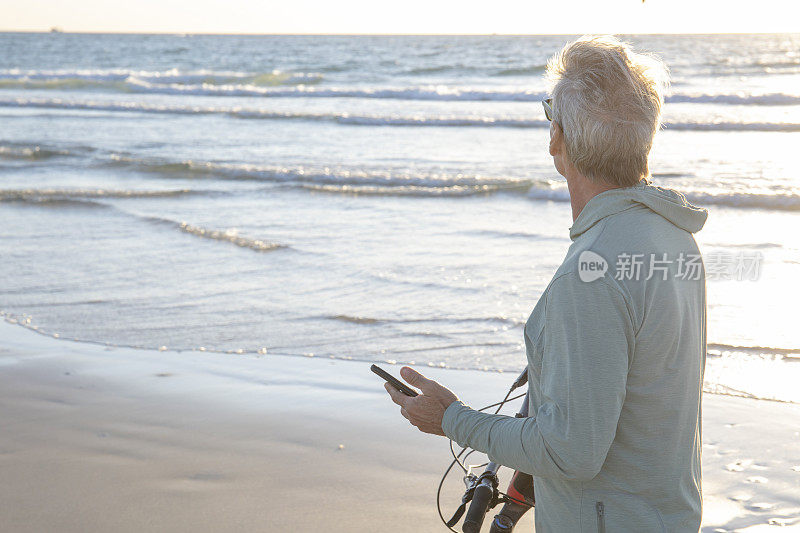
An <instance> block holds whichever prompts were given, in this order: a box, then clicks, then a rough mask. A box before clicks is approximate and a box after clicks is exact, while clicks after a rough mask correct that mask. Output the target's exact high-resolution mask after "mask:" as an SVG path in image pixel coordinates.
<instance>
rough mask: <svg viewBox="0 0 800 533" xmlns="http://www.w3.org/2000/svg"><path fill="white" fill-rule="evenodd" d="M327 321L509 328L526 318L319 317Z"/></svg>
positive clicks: (343, 315) (521, 322)
mask: <svg viewBox="0 0 800 533" xmlns="http://www.w3.org/2000/svg"><path fill="white" fill-rule="evenodd" d="M310 318H322V319H325V320H336V321H339V322H349V323H352V324H365V325H372V324H425V323H431V324H433V323H436V324H439V323H448V324H476V323H492V324H504V325H509V326H521V325H523V324H525V321H526V319H525V318H520V319H516V318H511V317H506V316H487V317H429V318H424V317H418V318H411V317H408V318H374V317H367V316H361V315H345V314H341V315H323V316H319V317H310Z"/></svg>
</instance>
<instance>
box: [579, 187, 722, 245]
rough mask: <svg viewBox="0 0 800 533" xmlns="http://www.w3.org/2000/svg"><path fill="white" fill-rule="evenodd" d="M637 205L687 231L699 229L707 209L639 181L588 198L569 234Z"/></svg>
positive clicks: (670, 191)
mask: <svg viewBox="0 0 800 533" xmlns="http://www.w3.org/2000/svg"><path fill="white" fill-rule="evenodd" d="M638 205H644V206H645V207H647V208H648V209H650V210H651V211H654V212H655V213H658V214H659V215H661V216H662V217H664V218H666V219H667V220H669V221H670V222H671V223H672V224H674V225H675V226H677V227H679V228H681V229H682V230H684V231H688V232H690V233H697V232H698V231H700V230H701V229H702V228H703V225H704V224H705V223H706V219H707V218H708V211H707V210H705V209H703V208H702V207H697V206H695V205H692V204H690V203H689V202H688V201H687V200H686V197H684V196H683V195H682V194H681V193H679V192H678V191H675V190H672V189H667V188H664V187H658V186H656V185H651V184H649V183H645V182H642V183H639V184H637V185H634V186H633V187H624V188H621V189H612V190H610V191H606V192H602V193H600V194H598V195H597V196H595V197H594V198H592V199H591V200H589V201H588V202H587V203H586V205H585V206H584V208H583V210H582V211H581V212H580V214H579V215H578V218H577V219H576V220H575V223H574V224H573V225H572V227H571V228H570V229H569V237H570V239H572V240H575V239H577V238H578V237H579V236H580V235H581V234H583V233H584V232H586V231H587V230H588V229H589V228H591V227H592V226H594V225H595V224H597V223H598V222H599V221H600V220H602V219H604V218H605V217H607V216H611V215H615V214H617V213H619V212H622V211H625V210H627V209H631V208H633V207H636V206H638Z"/></svg>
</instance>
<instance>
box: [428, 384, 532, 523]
mask: <svg viewBox="0 0 800 533" xmlns="http://www.w3.org/2000/svg"><path fill="white" fill-rule="evenodd" d="M516 389H517V384H516V382H515V383H514V385H512V386H511V388H510V389H509V390H508V392H507V393H506V396H505V398H503V400H502V401H500V402H497V403H493V404H491V405H487V406H486V407H482V408H480V409H478V411H486V410H487V409H491V408H492V407H497V409H496V410H495V412H494V413H493V414H498V413H499V412H500V410H501V409H502V408H503V406H504V405H505V404H506V403H508V402H511V401H514V400H518V399H520V398H522V397H523V396H525V394H526V393H522V394H518V395H517V396H514V397H513V398H510V396H511V393H512V392H514V390H516ZM449 440H450V453H451V454H452V455H453V460H452V461H451V462H450V466H448V467H447V470H445V471H444V474H443V475H442V479H441V480H440V481H439V488H438V489H437V490H436V510H437V511H438V512H439V519H441V521H442V523H443V524H444V526H445V527H446V528H447V529H448V530H450V531H452V532H453V533H459V532H458V531H456V530H455V529H453V528H452V527H450V526H449V525H448V523H447V520H445V518H444V515H443V514H442V506H441V496H442V487H443V486H444V482H445V480H446V479H447V476H448V475H449V474H450V471H451V470H452V469H453V467H454V466H455V465H456V464H458V466H460V467H461V470H463V471H464V473H465V474H467V473H469V470H468V469H467V467H465V466H464V463H463V462H462V459H461V456H462V455H463V454H464V452H466V451H467V450H468V449H469V447H468V446H464V447H463V448H461V451H460V452H458V455H456V452H455V450H454V449H453V439H449ZM474 451H475V450H470V451H469V452H468V453H467V454H466V455H464V459H463V460H466V458H467V457H469V456H470V454H472V453H473V452H474ZM486 464H488V463H485V464H483V465H478V466H477V467H476V468H480V467H481V466H486ZM498 493H499V494H501V495H503V496H504V497H506V498H509V500H511V501H515V502H517V503H522V502H520V501H519V500H517V499H516V498H513V497H511V496H509V495H508V494H506V493H504V492H499V491H498ZM525 504H526V505H530V504H529V503H527V502H525Z"/></svg>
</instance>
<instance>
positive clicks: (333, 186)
mask: <svg viewBox="0 0 800 533" xmlns="http://www.w3.org/2000/svg"><path fill="white" fill-rule="evenodd" d="M109 164H111V165H116V166H122V167H127V168H130V169H132V170H136V171H142V172H152V173H156V174H161V175H162V176H165V177H175V178H198V179H203V178H204V179H223V180H224V179H229V180H244V181H250V180H252V181H264V182H270V183H279V184H285V185H288V186H292V187H298V188H302V189H305V190H309V191H312V192H321V193H337V194H354V195H374V196H390V195H394V196H433V197H435V196H449V197H457V196H473V195H480V194H493V193H498V192H507V193H516V194H525V195H527V196H528V198H531V199H533V200H545V201H553V202H569V191H568V190H567V188H566V186H564V185H563V183H562V182H560V181H555V180H550V179H531V178H512V177H493V176H483V175H479V174H462V173H446V172H441V173H434V172H431V173H426V172H416V173H409V172H397V171H391V170H386V171H376V170H361V169H347V168H338V169H335V168H330V167H320V168H312V167H302V166H298V167H283V166H266V165H255V164H240V163H217V162H211V161H193V160H188V161H169V160H163V159H146V158H134V157H129V156H123V155H118V154H112V155H111V160H110V162H109ZM682 192H683V193H684V195H685V196H686V198H687V199H688V200H689V201H690V202H692V203H695V204H698V205H701V206H704V205H718V206H727V207H736V208H759V209H771V210H779V211H800V194H799V193H797V192H794V191H790V190H787V191H776V192H774V193H766V192H764V193H761V192H752V193H748V192H740V193H717V192H708V191H693V190H688V191H682Z"/></svg>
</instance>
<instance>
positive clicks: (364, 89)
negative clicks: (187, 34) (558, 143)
mask: <svg viewBox="0 0 800 533" xmlns="http://www.w3.org/2000/svg"><path fill="white" fill-rule="evenodd" d="M449 69H452V67H449V66H437V67H425V68H423V72H419V73H420V74H424V73H426V72H437V71H443V70H449ZM541 69H542V66H540V65H534V66H530V67H520V68H509V69H504V70H499V71H497V72H495V73H494V74H492V76H497V77H507V76H523V75H530V74H535V73H539V72H540V71H541ZM323 81H324V76H323V74H321V73H318V72H292V71H281V70H273V71H270V72H239V71H213V70H204V69H201V70H194V71H183V70H179V69H170V70H165V71H144V70H133V69H84V70H81V69H76V70H21V69H0V88H20V89H68V90H69V89H82V88H105V89H108V90H110V91H112V92H141V93H156V94H184V95H201V96H202V95H207V96H263V97H303V98H345V97H347V98H384V99H400V100H439V101H500V102H538V101H540V100H542V99H543V98H546V97H547V95H546V93H544V92H542V91H534V90H529V89H524V88H514V87H508V88H506V87H497V88H476V87H463V86H457V85H442V84H438V85H419V86H377V87H376V86H347V85H344V86H325V87H320V86H318V85H319V84H320V83H322V82H323ZM665 100H666V101H667V102H671V103H707V104H725V105H766V106H772V105H777V106H782V105H800V94H798V93H746V92H736V93H702V92H699V93H675V94H671V95H668V96H667V97H666V98H665Z"/></svg>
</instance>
